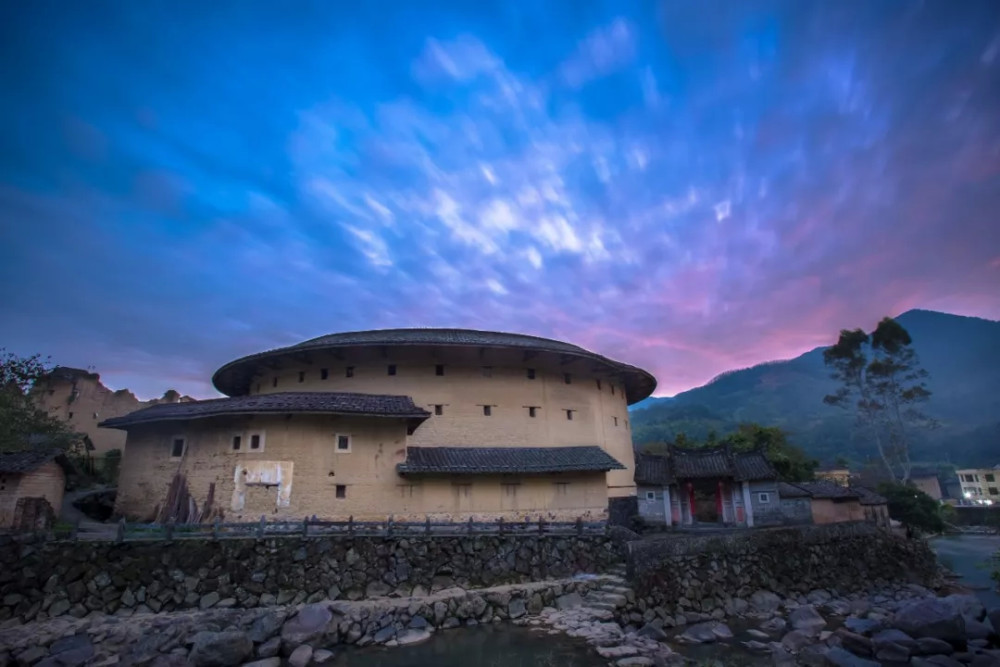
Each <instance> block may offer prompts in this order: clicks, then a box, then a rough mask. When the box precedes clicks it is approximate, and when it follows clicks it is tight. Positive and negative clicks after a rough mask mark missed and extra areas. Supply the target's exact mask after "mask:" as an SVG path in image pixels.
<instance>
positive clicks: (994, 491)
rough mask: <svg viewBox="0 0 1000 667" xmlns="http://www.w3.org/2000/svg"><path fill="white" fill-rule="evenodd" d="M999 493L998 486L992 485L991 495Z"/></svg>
mask: <svg viewBox="0 0 1000 667" xmlns="http://www.w3.org/2000/svg"><path fill="white" fill-rule="evenodd" d="M998 493H1000V492H998V491H997V487H995V486H991V487H990V495H991V496H995V495H997V494H998Z"/></svg>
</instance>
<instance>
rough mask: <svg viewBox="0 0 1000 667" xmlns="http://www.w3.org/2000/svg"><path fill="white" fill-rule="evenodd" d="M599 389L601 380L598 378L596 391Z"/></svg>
mask: <svg viewBox="0 0 1000 667" xmlns="http://www.w3.org/2000/svg"><path fill="white" fill-rule="evenodd" d="M600 390H601V381H600V380H598V381H597V391H600Z"/></svg>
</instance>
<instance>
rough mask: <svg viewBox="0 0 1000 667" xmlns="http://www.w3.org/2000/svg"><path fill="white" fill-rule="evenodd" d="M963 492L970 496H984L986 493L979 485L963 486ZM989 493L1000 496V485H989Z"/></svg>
mask: <svg viewBox="0 0 1000 667" xmlns="http://www.w3.org/2000/svg"><path fill="white" fill-rule="evenodd" d="M962 493H964V494H968V495H970V496H982V495H986V494H984V493H983V490H982V489H981V488H979V487H978V486H969V487H963V488H962ZM987 493H988V494H989V495H991V496H998V495H1000V487H996V486H991V487H989V488H988V489H987Z"/></svg>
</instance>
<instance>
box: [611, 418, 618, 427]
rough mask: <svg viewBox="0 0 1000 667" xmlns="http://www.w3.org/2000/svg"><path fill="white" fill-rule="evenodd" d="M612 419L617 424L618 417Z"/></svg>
mask: <svg viewBox="0 0 1000 667" xmlns="http://www.w3.org/2000/svg"><path fill="white" fill-rule="evenodd" d="M612 419H613V420H614V421H615V426H618V417H612Z"/></svg>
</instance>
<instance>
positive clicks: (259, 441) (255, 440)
mask: <svg viewBox="0 0 1000 667" xmlns="http://www.w3.org/2000/svg"><path fill="white" fill-rule="evenodd" d="M250 449H251V450H253V451H255V452H259V451H260V450H262V449H264V436H262V435H261V434H260V433H252V434H250Z"/></svg>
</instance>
